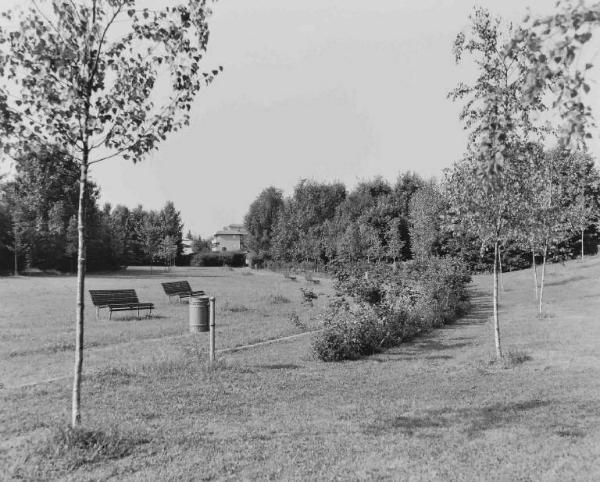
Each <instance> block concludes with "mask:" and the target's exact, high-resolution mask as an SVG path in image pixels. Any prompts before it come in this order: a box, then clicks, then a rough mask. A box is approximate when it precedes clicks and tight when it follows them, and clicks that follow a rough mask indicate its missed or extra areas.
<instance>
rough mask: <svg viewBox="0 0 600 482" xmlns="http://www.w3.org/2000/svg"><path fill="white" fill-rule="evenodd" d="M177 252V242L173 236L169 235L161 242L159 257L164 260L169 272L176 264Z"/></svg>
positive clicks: (158, 250)
mask: <svg viewBox="0 0 600 482" xmlns="http://www.w3.org/2000/svg"><path fill="white" fill-rule="evenodd" d="M177 251H178V246H177V242H176V240H175V238H173V237H172V236H169V235H167V236H165V237H164V238H163V239H161V240H160V242H159V244H158V248H157V256H158V257H159V258H160V259H162V260H163V262H164V263H165V267H166V270H167V271H169V270H170V269H171V266H173V265H174V264H175V257H176V256H177Z"/></svg>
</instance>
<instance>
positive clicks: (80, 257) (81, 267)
mask: <svg viewBox="0 0 600 482" xmlns="http://www.w3.org/2000/svg"><path fill="white" fill-rule="evenodd" d="M87 171H88V166H87V152H86V153H84V159H83V162H82V163H81V177H80V179H79V211H78V214H77V231H78V233H79V237H78V246H77V310H76V319H77V321H76V335H75V372H74V378H73V404H72V412H71V425H72V426H73V428H75V427H77V426H79V425H80V424H81V373H82V369H83V326H84V323H83V322H84V289H85V191H86V187H87Z"/></svg>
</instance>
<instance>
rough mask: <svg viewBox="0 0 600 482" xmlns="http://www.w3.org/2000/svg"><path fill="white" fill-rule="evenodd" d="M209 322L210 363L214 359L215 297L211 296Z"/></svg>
mask: <svg viewBox="0 0 600 482" xmlns="http://www.w3.org/2000/svg"><path fill="white" fill-rule="evenodd" d="M209 313H210V314H209V322H208V328H209V331H210V346H209V350H208V360H209V362H210V363H213V362H214V361H215V297H214V296H211V297H210V300H209Z"/></svg>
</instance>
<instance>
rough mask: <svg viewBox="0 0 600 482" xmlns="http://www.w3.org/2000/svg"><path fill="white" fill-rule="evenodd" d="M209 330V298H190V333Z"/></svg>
mask: <svg viewBox="0 0 600 482" xmlns="http://www.w3.org/2000/svg"><path fill="white" fill-rule="evenodd" d="M208 330H209V327H208V296H198V297H196V298H190V333H203V332H207V331H208Z"/></svg>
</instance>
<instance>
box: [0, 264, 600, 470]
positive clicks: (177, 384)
mask: <svg viewBox="0 0 600 482" xmlns="http://www.w3.org/2000/svg"><path fill="white" fill-rule="evenodd" d="M582 267H585V269H584V270H583V271H580V270H581V268H582ZM578 273H582V276H584V279H578V280H577V279H574V280H571V281H567V280H569V279H572V278H576V277H577V276H576V275H577V274H578ZM239 277H240V278H242V276H241V275H239ZM261 277H262V274H257V275H256V276H254V277H253V278H252V283H254V282H255V281H256V280H258V279H260V278H261ZM599 278H600V258H589V259H587V260H586V261H585V263H583V264H581V263H578V264H575V263H567V264H566V266H564V267H562V266H560V265H553V266H550V267H549V269H548V280H549V281H550V282H552V283H553V284H551V285H549V287H548V290H547V295H548V298H547V300H548V304H549V309H550V310H551V312H552V313H555V315H556V316H554V317H553V318H548V319H544V320H540V319H538V318H537V317H536V309H537V307H536V304H535V300H534V295H533V293H532V292H533V289H529V288H533V287H531V286H530V284H531V280H530V273H529V272H527V271H525V272H516V273H508V274H505V276H504V284H505V286H506V288H507V291H506V293H505V294H504V296H503V297H502V298H501V306H500V309H501V313H500V315H501V323H502V328H503V335H504V350H505V352H506V353H507V354H509V353H513V358H514V359H515V360H516V361H517V363H515V365H514V366H513V367H511V369H506V368H504V367H501V366H495V365H489V360H490V354H491V353H493V350H494V347H493V332H492V327H491V323H490V322H489V317H490V315H491V311H490V302H489V295H488V290H489V287H490V278H489V276H488V277H485V276H481V277H476V278H475V281H474V285H473V289H472V291H473V293H474V298H473V303H472V305H473V308H472V310H471V312H470V313H469V314H468V315H466V316H465V317H463V318H462V319H461V320H459V321H458V322H457V323H455V324H453V325H448V326H445V327H444V328H442V329H439V330H436V331H434V332H431V333H428V334H426V335H424V336H422V337H419V338H417V339H415V340H413V341H412V342H410V343H406V344H404V345H402V346H400V347H397V348H394V349H392V350H388V351H386V352H383V353H380V354H377V355H374V356H372V357H369V358H366V359H362V360H359V361H356V362H341V363H332V364H325V363H320V362H317V361H315V360H314V359H313V358H312V357H311V354H310V337H309V336H304V337H300V338H296V339H291V340H288V341H285V342H280V343H273V344H269V345H261V346H258V347H256V348H253V349H249V350H241V351H235V352H228V353H223V354H221V355H220V356H219V362H218V363H217V365H215V366H213V367H209V366H208V365H207V364H206V357H203V356H202V355H203V353H204V352H203V351H202V343H203V339H202V338H195V337H184V340H185V342H186V344H187V345H186V346H188V348H187V349H188V350H193V349H196V350H197V351H196V353H197V355H196V356H192V355H193V351H192V352H189V351H188V352H185V351H184V348H183V345H177V347H178V350H180V351H176V350H173V351H171V350H169V349H167V348H166V345H167V344H168V343H167V341H164V342H162V343H160V344H158V345H157V344H151V343H150V342H148V346H147V347H146V349H147V350H149V351H153V352H154V359H146V358H144V359H143V360H141V361H140V363H136V364H127V365H122V364H120V363H115V364H114V365H113V366H112V367H107V368H106V369H104V370H102V371H99V372H97V373H93V374H89V375H88V376H87V377H86V379H85V380H84V384H83V407H82V409H83V417H84V422H85V430H90V431H92V432H93V433H98V432H103V433H111V430H112V429H113V427H117V432H116V433H117V436H116V437H115V439H110V440H118V439H119V437H121V438H122V439H123V440H126V441H128V442H123V443H124V445H123V446H121V445H119V443H117V442H115V443H114V445H115V446H116V447H117V450H115V453H116V454H117V455H118V454H120V453H121V452H119V450H118V448H119V447H125V448H126V451H125V452H122V453H123V454H124V456H123V457H120V456H117V457H114V458H99V459H95V460H93V461H90V462H86V463H85V464H83V465H80V466H77V467H75V466H69V465H68V464H67V463H66V462H65V460H67V461H68V460H69V459H68V457H70V456H71V455H68V456H66V455H65V457H66V458H60V457H59V459H56V458H52V457H41V458H38V459H37V460H38V462H39V463H38V465H37V467H38V468H37V469H36V470H38V475H43V476H44V478H46V479H48V480H50V479H61V480H73V481H74V480H77V481H80V480H84V481H85V480H105V479H110V478H113V479H115V480H126V481H142V480H174V479H182V480H198V479H206V480H211V479H217V480H223V479H225V480H255V479H260V480H264V479H275V480H335V479H338V480H399V479H400V480H409V479H410V480H490V479H492V480H556V481H559V480H560V481H562V480H600V466H599V465H598V462H597V461H598V460H599V459H600V404H598V399H599V398H600V363H599V362H600V356H599V354H598V350H597V346H598V343H599V342H600V326H599V324H598V322H597V312H598V309H599V308H600V296H599V295H598V294H597V293H598V290H597V280H598V279H599ZM245 279H246V280H249V278H245ZM3 281H4V280H3ZM192 284H194V283H192ZM282 284H283V283H280V280H278V279H273V285H272V287H277V292H280V291H279V290H283V288H282V287H281V285H282ZM286 284H287V283H286ZM288 285H289V286H293V284H292V283H289V284H288ZM271 289H272V290H273V288H271ZM297 290H298V288H297V286H296V287H295V288H294V290H293V291H292V292H290V293H289V295H286V296H289V297H290V299H291V300H294V301H293V303H292V304H291V305H290V304H288V305H283V306H282V307H281V308H282V311H281V312H280V313H281V316H284V317H285V318H282V323H287V326H288V330H290V331H292V332H293V331H294V328H293V327H292V325H291V323H289V320H288V319H287V317H286V315H287V316H289V312H290V311H291V310H299V308H296V306H297V304H298V305H299V304H300V303H301V300H300V299H299V296H298V293H296V291H297ZM273 291H274V290H273ZM281 292H282V291H281ZM294 297H295V298H294ZM267 299H268V295H265V293H263V294H262V295H261V297H260V300H262V301H261V303H266V300H267ZM243 303H244V305H246V306H252V305H251V302H250V300H249V299H246V300H244V301H243ZM262 309H267V308H265V307H263V308H262ZM251 313H254V312H251ZM298 313H301V312H300V311H298ZM248 314H249V313H241V314H239V316H244V315H248ZM223 316H225V314H223ZM231 316H232V317H233V316H238V314H231ZM308 319H309V317H308V316H307V320H308ZM132 323H136V322H132ZM198 336H200V335H198ZM194 343H197V346H196V348H194V346H195V345H194ZM158 347H160V348H161V350H163V351H162V352H161V351H160V350H158V349H157V348H158ZM190 353H191V354H190ZM527 357H530V359H528V360H526V358H527ZM507 358H508V357H507ZM523 362H524V363H523ZM69 366H70V364H69ZM69 403H70V381H69V380H64V381H59V382H55V383H49V384H44V385H37V386H32V387H25V388H20V389H4V390H2V391H1V392H0V420H2V422H0V434H1V435H2V440H3V441H2V442H1V443H0V462H2V463H1V464H0V466H4V467H6V472H5V477H4V478H6V479H8V480H10V479H11V478H16V476H17V475H18V474H25V475H27V474H28V472H27V470H31V467H32V466H33V464H29V463H27V461H25V460H24V459H23V454H29V457H34V456H36V455H35V454H36V453H38V452H37V451H38V450H39V443H40V441H41V440H48V439H47V438H46V437H49V436H51V435H52V434H53V433H54V430H55V427H57V426H64V424H66V423H67V421H68V419H69V417H68V410H69V407H70V405H69ZM107 443H108V442H107ZM74 450H75V453H77V450H79V449H74ZM84 455H85V453H84ZM85 456H86V457H87V456H88V455H85ZM61 457H63V456H61ZM34 475H35V474H34ZM0 478H2V475H0Z"/></svg>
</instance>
